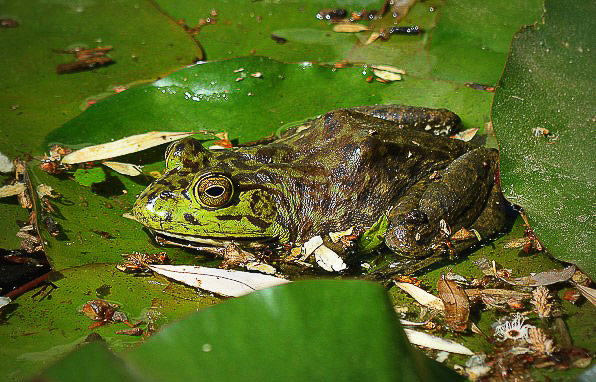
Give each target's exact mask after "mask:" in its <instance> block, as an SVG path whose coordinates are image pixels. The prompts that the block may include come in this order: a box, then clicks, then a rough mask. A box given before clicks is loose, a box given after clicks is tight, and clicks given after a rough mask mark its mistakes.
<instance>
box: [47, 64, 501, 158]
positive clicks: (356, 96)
mask: <svg viewBox="0 0 596 382" xmlns="http://www.w3.org/2000/svg"><path fill="white" fill-rule="evenodd" d="M256 73H260V77H258V78H257V77H253V76H252V75H251V74H256ZM370 75H372V73H371V72H370V71H369V70H368V69H365V68H362V67H353V68H345V69H335V68H333V67H329V66H322V65H315V64H310V63H303V64H283V63H280V62H278V61H275V60H272V59H269V58H265V57H243V58H235V59H230V60H223V61H216V62H209V63H204V64H198V65H194V66H191V67H188V68H184V69H180V70H178V71H175V72H173V73H172V74H170V75H169V76H167V77H164V78H162V79H160V80H158V81H156V82H154V83H152V84H146V85H140V86H137V87H134V88H131V89H129V90H127V91H124V92H122V93H119V94H116V95H114V96H112V97H109V98H107V99H105V100H103V101H101V102H99V103H98V104H96V105H94V106H92V107H90V108H89V109H87V110H86V111H85V112H84V113H82V114H80V115H79V116H78V117H76V118H74V119H72V120H71V121H69V122H67V123H66V124H64V126H62V127H61V128H59V129H57V130H55V131H53V132H52V133H50V134H49V135H48V137H47V138H46V146H48V145H50V144H54V143H60V144H65V145H68V146H75V147H79V146H84V145H90V144H99V143H105V142H108V141H110V140H114V139H119V138H122V137H123V136H126V135H133V134H139V133H142V132H146V131H150V130H167V131H197V130H200V129H208V130H215V131H227V132H228V133H229V134H230V139H238V140H239V141H240V142H246V141H247V140H255V139H259V138H262V137H264V136H267V135H270V134H272V133H273V132H275V131H276V130H277V129H278V128H279V127H280V126H282V125H283V124H286V123H289V122H293V121H296V120H300V119H304V118H308V117H313V116H316V115H318V114H321V113H324V112H326V111H329V110H334V109H338V108H342V107H351V106H358V105H366V104H377V103H407V104H410V105H420V106H429V107H446V108H449V109H451V110H453V111H455V112H456V113H458V114H459V115H460V116H461V117H462V119H463V121H464V124H466V125H467V127H481V126H482V123H483V121H484V120H485V118H487V116H488V115H487V111H488V109H487V107H488V104H489V102H490V99H491V96H490V94H488V93H484V92H478V91H475V90H472V89H469V88H466V87H463V86H458V85H455V84H447V83H443V82H440V81H430V80H424V79H417V78H407V79H406V80H404V81H400V82H395V83H392V84H382V83H379V82H376V81H374V82H372V83H369V82H367V81H366V79H367V78H368V77H369V76H370ZM313 100H316V102H313ZM297 104H300V107H299V108H297V107H296V105H297ZM106 116H109V118H106ZM99 125H101V129H98V128H97V126H99Z"/></svg>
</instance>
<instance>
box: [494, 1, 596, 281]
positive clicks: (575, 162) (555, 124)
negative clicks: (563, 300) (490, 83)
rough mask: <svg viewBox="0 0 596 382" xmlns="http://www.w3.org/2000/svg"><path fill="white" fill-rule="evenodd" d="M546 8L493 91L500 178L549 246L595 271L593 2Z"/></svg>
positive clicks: (518, 42) (515, 47)
mask: <svg viewBox="0 0 596 382" xmlns="http://www.w3.org/2000/svg"><path fill="white" fill-rule="evenodd" d="M545 9H546V13H545V15H544V19H543V21H541V22H538V23H537V24H536V25H534V26H531V27H527V28H524V29H523V30H522V31H521V32H519V33H518V34H517V35H516V36H515V37H514V39H513V43H512V45H511V52H510V55H509V58H508V60H507V65H506V67H505V70H504V72H503V76H502V78H501V80H500V82H499V84H498V87H497V91H496V93H495V100H494V104H493V108H492V118H493V125H494V129H495V133H496V135H497V139H498V141H499V146H500V149H501V150H500V153H501V154H500V155H501V184H502V188H503V192H504V194H505V196H506V197H507V199H509V200H510V201H511V202H513V203H515V204H518V205H520V206H522V207H523V208H524V211H525V212H526V214H527V216H528V220H529V222H530V224H531V227H532V228H533V229H534V232H535V233H536V235H537V236H538V238H539V240H540V243H542V245H543V246H544V247H546V249H547V250H548V252H549V253H550V254H552V255H553V256H555V257H556V258H558V259H560V260H563V261H567V262H572V263H575V264H577V265H578V266H579V267H580V268H581V269H582V270H583V271H584V272H586V273H588V274H589V275H590V276H591V277H592V278H595V277H596V257H595V256H594V248H596V234H595V232H596V217H595V215H594V210H595V209H596V192H595V191H596V190H595V188H594V182H593V179H596V162H595V156H594V148H593V146H594V145H593V140H594V131H595V130H594V110H596V98H595V97H594V94H593V91H592V89H593V87H594V84H593V82H594V81H593V79H594V78H595V77H596V65H594V62H595V61H596V57H595V52H596V50H594V46H596V33H594V31H595V30H596V26H595V24H594V20H593V17H587V15H594V14H596V3H594V2H592V1H578V2H567V1H564V0H547V1H546V2H545ZM536 128H545V129H547V130H548V131H549V134H548V135H546V136H545V135H544V134H539V136H536V135H535V133H534V131H535V129H536Z"/></svg>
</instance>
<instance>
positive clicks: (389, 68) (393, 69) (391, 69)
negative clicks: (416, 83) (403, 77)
mask: <svg viewBox="0 0 596 382" xmlns="http://www.w3.org/2000/svg"><path fill="white" fill-rule="evenodd" d="M371 67H372V68H373V69H377V70H381V71H383V72H390V73H396V74H406V71H405V70H403V69H400V68H396V67H395V66H391V65H371Z"/></svg>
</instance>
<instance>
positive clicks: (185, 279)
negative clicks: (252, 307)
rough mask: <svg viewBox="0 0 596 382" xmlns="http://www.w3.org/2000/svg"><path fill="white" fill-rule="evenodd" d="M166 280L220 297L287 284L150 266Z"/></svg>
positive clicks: (232, 274)
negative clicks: (178, 282)
mask: <svg viewBox="0 0 596 382" xmlns="http://www.w3.org/2000/svg"><path fill="white" fill-rule="evenodd" d="M149 268H150V269H151V270H152V271H154V272H157V273H159V274H161V275H163V276H165V277H167V278H171V279H174V280H177V281H180V282H182V283H184V284H186V285H189V286H192V287H194V288H200V289H203V290H206V291H209V292H213V293H216V294H219V295H222V296H230V297H239V296H243V295H245V294H248V293H251V292H254V291H256V290H260V289H265V288H269V287H272V286H276V285H282V284H286V283H289V282H290V281H289V280H286V279H282V278H278V277H273V276H269V275H264V274H261V273H251V272H242V271H234V270H227V269H217V268H208V267H198V266H197V267H195V266H190V265H150V266H149Z"/></svg>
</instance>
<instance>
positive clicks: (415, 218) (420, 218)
mask: <svg viewBox="0 0 596 382" xmlns="http://www.w3.org/2000/svg"><path fill="white" fill-rule="evenodd" d="M406 222H407V223H409V224H426V223H428V216H427V215H426V213H424V212H422V211H420V210H413V211H410V212H408V214H407V215H406ZM417 240H418V239H417Z"/></svg>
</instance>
